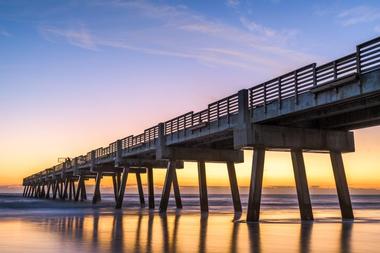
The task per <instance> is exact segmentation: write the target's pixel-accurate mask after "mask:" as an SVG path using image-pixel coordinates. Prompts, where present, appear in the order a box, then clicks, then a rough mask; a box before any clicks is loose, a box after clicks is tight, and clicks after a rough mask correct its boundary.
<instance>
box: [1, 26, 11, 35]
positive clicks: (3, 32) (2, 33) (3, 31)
mask: <svg viewBox="0 0 380 253" xmlns="http://www.w3.org/2000/svg"><path fill="white" fill-rule="evenodd" d="M0 36H3V37H11V36H12V34H10V33H9V32H8V31H7V30H5V29H3V28H0Z"/></svg>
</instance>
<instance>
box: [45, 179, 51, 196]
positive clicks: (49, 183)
mask: <svg viewBox="0 0 380 253" xmlns="http://www.w3.org/2000/svg"><path fill="white" fill-rule="evenodd" d="M50 189H51V182H50V181H49V182H48V184H47V190H46V197H45V198H47V199H49V198H50Z"/></svg>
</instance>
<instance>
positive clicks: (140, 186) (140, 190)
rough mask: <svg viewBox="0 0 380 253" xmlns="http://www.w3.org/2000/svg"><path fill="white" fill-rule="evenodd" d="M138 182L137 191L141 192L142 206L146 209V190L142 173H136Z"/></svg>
mask: <svg viewBox="0 0 380 253" xmlns="http://www.w3.org/2000/svg"><path fill="white" fill-rule="evenodd" d="M136 182H137V189H138V191H139V197H140V206H141V207H145V198H144V189H143V185H142V182H141V175H140V173H136Z"/></svg>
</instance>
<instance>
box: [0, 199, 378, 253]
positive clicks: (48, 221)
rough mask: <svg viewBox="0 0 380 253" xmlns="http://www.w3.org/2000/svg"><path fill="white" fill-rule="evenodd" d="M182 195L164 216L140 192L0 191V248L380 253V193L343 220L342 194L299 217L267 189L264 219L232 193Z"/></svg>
mask: <svg viewBox="0 0 380 253" xmlns="http://www.w3.org/2000/svg"><path fill="white" fill-rule="evenodd" d="M88 197H89V199H91V196H88ZM241 199H242V204H243V209H244V210H246V205H247V202H246V201H247V199H248V196H247V194H241ZM182 201H183V205H184V207H183V209H182V210H176V208H175V205H174V200H173V199H171V201H170V206H169V208H168V212H167V214H165V215H162V214H160V213H159V212H158V210H157V208H156V210H155V211H149V209H148V208H140V207H139V198H138V196H137V195H136V194H126V197H125V203H124V208H123V209H122V210H115V209H114V208H113V205H114V199H113V195H112V194H102V202H100V203H99V204H96V205H95V206H94V205H92V204H91V201H90V200H88V201H85V202H78V203H74V202H72V201H61V200H41V199H27V198H22V197H21V195H20V194H0V252H1V253H6V252H29V253H34V252H380V239H379V238H380V195H364V194H363V195H352V202H353V207H354V214H355V217H356V219H355V220H354V221H342V220H341V219H340V210H339V205H338V201H337V197H336V195H326V194H319V195H312V203H313V211H314V218H315V221H313V222H301V221H300V219H299V210H298V204H297V197H296V195H294V194H264V195H263V198H262V208H261V216H260V217H261V221H260V222H259V223H246V222H245V213H243V214H241V215H235V214H234V212H233V208H232V203H231V197H230V195H229V194H209V205H210V212H209V214H208V215H205V214H200V212H199V199H198V195H197V194H182ZM158 204H159V195H157V196H156V207H158Z"/></svg>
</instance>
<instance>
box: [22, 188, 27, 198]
mask: <svg viewBox="0 0 380 253" xmlns="http://www.w3.org/2000/svg"><path fill="white" fill-rule="evenodd" d="M27 189H28V186H27V185H25V186H24V189H23V192H22V196H23V197H25V192H26V190H27Z"/></svg>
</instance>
